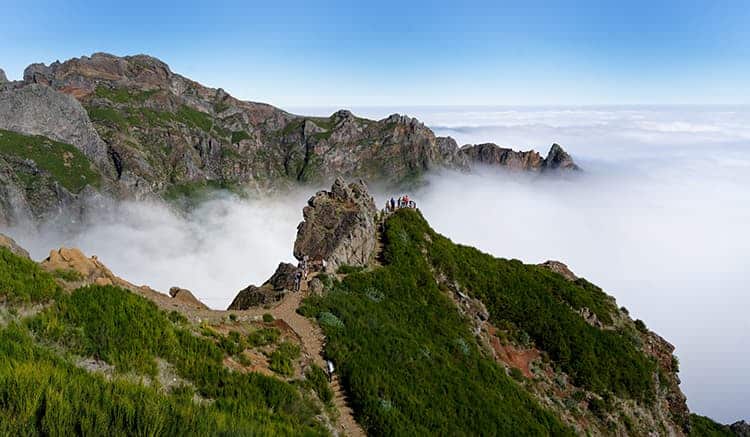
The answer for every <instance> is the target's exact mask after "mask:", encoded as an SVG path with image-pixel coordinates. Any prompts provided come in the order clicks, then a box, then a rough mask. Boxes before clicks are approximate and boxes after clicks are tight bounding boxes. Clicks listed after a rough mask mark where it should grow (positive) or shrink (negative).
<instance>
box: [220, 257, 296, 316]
mask: <svg viewBox="0 0 750 437" xmlns="http://www.w3.org/2000/svg"><path fill="white" fill-rule="evenodd" d="M296 272H297V268H296V267H295V266H294V265H292V264H289V263H280V264H279V267H277V268H276V272H274V274H273V275H272V276H271V278H270V279H269V280H268V281H266V282H265V283H264V284H263V285H261V286H260V287H256V286H255V285H249V286H248V287H247V288H245V289H243V290H241V291H240V292H239V293H238V294H237V296H235V298H234V300H233V301H232V303H231V304H230V305H229V308H227V309H228V310H246V309H248V308H252V307H255V306H262V305H270V304H273V303H275V302H278V301H280V300H281V299H282V298H283V297H284V294H285V293H287V292H288V291H289V290H292V289H294V275H295V273H296Z"/></svg>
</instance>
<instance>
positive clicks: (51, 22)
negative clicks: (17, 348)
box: [0, 0, 750, 106]
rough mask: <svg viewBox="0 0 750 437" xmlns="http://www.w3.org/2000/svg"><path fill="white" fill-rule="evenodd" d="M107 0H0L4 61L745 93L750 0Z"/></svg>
mask: <svg viewBox="0 0 750 437" xmlns="http://www.w3.org/2000/svg"><path fill="white" fill-rule="evenodd" d="M104 3H105V2H98V3H94V2H66V3H65V4H63V5H61V2H47V1H44V0H40V1H36V2H32V4H29V2H19V1H15V0H10V1H8V0H6V1H5V2H4V5H3V7H2V16H0V68H3V69H5V70H6V72H7V73H8V75H9V76H10V77H11V78H19V77H20V76H21V75H22V72H23V69H24V68H25V67H26V66H27V65H28V64H30V63H32V62H45V63H49V62H53V61H55V60H58V59H59V60H65V59H68V58H71V57H77V56H81V55H88V54H91V53H93V52H97V51H106V52H110V53H114V54H118V55H126V54H136V53H147V54H151V55H154V56H156V57H159V58H160V59H162V60H164V61H165V62H167V63H168V64H169V65H170V66H171V67H172V70H173V71H176V72H179V73H181V74H184V75H186V76H188V77H191V78H193V79H196V80H198V81H199V82H202V83H204V84H207V85H210V86H215V87H223V88H225V89H227V90H228V91H230V92H231V93H232V94H234V95H236V96H238V97H240V98H244V99H249V100H257V101H267V102H271V103H274V104H276V105H280V106H304V105H314V106H320V105H332V106H356V105H388V106H392V105H557V104H566V105H587V104H660V103H663V104H682V103H692V104H711V103H731V104H745V103H750V85H749V84H748V79H747V72H748V71H750V30H749V29H750V26H748V23H750V2H746V1H708V0H707V1H699V2H694V1H684V0H683V1H627V2H620V1H617V2H616V1H590V2H589V1H580V2H575V3H573V2H533V1H524V2H517V3H516V2H455V1H440V0H436V1H433V2H418V1H411V2H404V1H401V2H390V1H377V2H368V3H367V4H360V3H363V2H356V1H349V2H316V3H314V2H294V1H286V2H277V3H275V4H273V3H271V4H269V2H262V3H259V4H257V5H256V4H253V2H218V1H215V2H205V1H203V2H191V1H180V2H178V3H173V4H169V3H158V2H154V1H151V2H145V1H137V0H136V1H128V2H119V3H118V4H114V5H106V4H104ZM459 3H462V4H460V5H459Z"/></svg>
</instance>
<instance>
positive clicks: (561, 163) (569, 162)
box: [542, 144, 580, 170]
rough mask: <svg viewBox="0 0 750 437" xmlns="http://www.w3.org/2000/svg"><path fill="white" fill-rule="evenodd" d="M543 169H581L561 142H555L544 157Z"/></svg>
mask: <svg viewBox="0 0 750 437" xmlns="http://www.w3.org/2000/svg"><path fill="white" fill-rule="evenodd" d="M542 169H543V170H580V167H578V166H577V165H576V163H575V162H573V158H571V157H570V155H569V154H568V152H566V151H565V150H563V148H562V147H561V146H560V145H559V144H553V145H552V147H551V148H550V149H549V153H547V157H546V158H545V159H544V165H543V167H542Z"/></svg>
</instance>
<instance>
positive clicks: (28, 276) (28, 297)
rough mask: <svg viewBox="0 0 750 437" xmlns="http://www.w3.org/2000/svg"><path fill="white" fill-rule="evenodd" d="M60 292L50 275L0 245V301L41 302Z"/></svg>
mask: <svg viewBox="0 0 750 437" xmlns="http://www.w3.org/2000/svg"><path fill="white" fill-rule="evenodd" d="M61 293H62V291H61V289H60V287H59V286H58V285H57V283H56V282H55V280H54V279H53V278H52V276H51V275H50V274H49V273H47V272H45V271H43V270H42V269H40V268H39V266H38V265H37V264H36V263H35V262H34V261H31V260H30V259H26V258H22V257H20V256H18V255H15V254H13V253H12V252H11V251H10V250H8V249H6V248H5V247H0V302H9V303H21V302H23V303H42V302H48V301H50V300H52V299H55V298H56V297H58V296H59V295H60V294H61Z"/></svg>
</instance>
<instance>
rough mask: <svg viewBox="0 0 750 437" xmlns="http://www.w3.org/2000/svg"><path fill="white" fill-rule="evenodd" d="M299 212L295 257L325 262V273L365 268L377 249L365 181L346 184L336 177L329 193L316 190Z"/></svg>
mask: <svg viewBox="0 0 750 437" xmlns="http://www.w3.org/2000/svg"><path fill="white" fill-rule="evenodd" d="M307 203H308V204H307V206H305V208H304V209H303V211H302V215H303V217H304V221H302V223H300V224H299V226H298V227H297V239H296V241H295V242H294V256H295V257H296V258H297V259H300V260H301V259H303V257H305V256H307V258H308V259H309V260H310V262H311V263H313V265H316V264H318V263H322V261H323V260H325V262H326V265H327V271H333V272H335V271H336V269H337V268H338V267H339V266H342V265H350V266H360V267H363V266H366V265H367V264H368V263H369V262H370V258H371V257H372V255H373V252H374V250H375V246H376V239H377V229H376V223H375V215H376V214H377V208H376V207H375V201H374V200H373V198H372V196H370V194H369V193H368V192H367V187H366V186H365V184H364V182H362V181H359V182H354V183H351V184H349V185H346V183H345V182H344V180H343V179H341V178H338V179H336V181H335V182H334V184H333V186H332V187H331V191H319V192H318V193H316V194H315V196H313V197H311V198H310V200H309V201H308V202H307Z"/></svg>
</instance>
